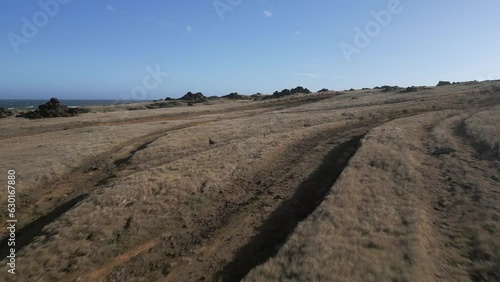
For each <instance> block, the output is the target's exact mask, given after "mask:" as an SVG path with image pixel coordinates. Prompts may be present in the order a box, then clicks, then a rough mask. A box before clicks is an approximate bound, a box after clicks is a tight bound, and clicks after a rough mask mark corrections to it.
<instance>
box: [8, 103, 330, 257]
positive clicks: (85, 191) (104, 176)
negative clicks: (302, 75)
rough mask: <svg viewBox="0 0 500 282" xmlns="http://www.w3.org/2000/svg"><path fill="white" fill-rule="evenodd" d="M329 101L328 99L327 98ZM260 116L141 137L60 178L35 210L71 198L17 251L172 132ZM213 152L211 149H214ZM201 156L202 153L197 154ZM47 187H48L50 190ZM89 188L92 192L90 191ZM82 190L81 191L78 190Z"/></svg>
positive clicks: (21, 232) (32, 226)
mask: <svg viewBox="0 0 500 282" xmlns="http://www.w3.org/2000/svg"><path fill="white" fill-rule="evenodd" d="M326 98H329V97H326ZM326 98H325V97H315V99H302V100H300V101H295V102H296V103H293V104H289V105H280V107H282V108H291V107H297V106H301V105H303V104H307V103H311V102H317V101H321V100H324V99H326ZM272 110H277V108H275V107H273V108H271V109H269V110H267V111H272ZM257 114H260V112H259V113H253V112H251V113H244V114H243V115H239V116H236V117H231V118H228V119H220V118H219V119H211V120H206V121H201V122H191V123H187V124H184V125H179V126H176V127H174V128H170V129H168V130H161V131H156V132H153V133H151V134H148V135H146V136H141V137H137V138H133V139H131V140H129V141H127V142H125V143H123V144H121V145H119V146H117V147H115V148H113V149H111V150H109V151H108V152H105V153H104V154H102V155H101V156H99V157H97V158H95V159H93V160H91V161H89V162H86V163H84V164H82V165H81V166H80V167H78V168H76V169H74V170H73V171H72V172H70V173H69V174H67V175H65V176H63V177H61V179H64V182H55V183H52V184H50V185H44V187H43V188H44V190H46V191H50V192H49V193H48V194H46V195H43V196H42V197H40V198H39V200H38V201H37V203H35V205H34V206H37V204H38V203H43V202H45V201H47V200H49V201H50V200H52V199H54V198H57V196H56V195H60V194H64V193H65V192H69V191H70V190H71V192H69V193H70V194H69V195H67V196H66V197H64V198H65V199H68V198H69V200H66V201H64V202H63V203H59V204H56V207H55V208H53V209H52V210H50V211H42V212H38V213H42V216H40V217H38V218H36V219H34V220H32V221H30V222H29V223H27V224H26V225H25V226H21V228H20V229H18V231H17V236H16V239H17V240H16V241H17V242H16V251H18V252H19V251H21V250H22V249H23V248H24V247H25V246H27V245H29V244H31V242H33V240H34V239H35V238H36V237H38V236H40V235H47V236H49V237H50V236H51V234H48V233H46V232H44V231H43V229H44V227H45V226H47V225H49V224H50V223H52V222H54V221H55V220H57V219H59V218H60V217H61V216H62V215H64V213H66V212H67V211H69V210H70V209H72V208H73V207H75V206H76V205H77V204H78V203H80V202H81V201H83V200H85V199H86V198H87V197H88V196H89V195H90V194H91V193H92V192H94V191H95V190H96V189H98V188H99V187H101V186H103V185H105V184H107V182H108V180H110V179H112V178H115V177H116V174H117V173H118V172H119V171H121V170H124V169H125V168H126V166H127V165H128V163H129V161H130V159H131V158H132V157H133V156H134V155H135V154H136V153H138V152H140V151H141V150H143V149H145V148H147V146H148V145H149V144H151V143H153V142H155V141H156V140H158V139H159V138H162V137H164V136H165V135H167V134H168V133H170V132H172V131H177V130H182V129H186V128H189V127H193V126H199V125H202V124H206V123H210V122H217V121H221V120H231V119H239V118H245V117H251V116H254V115H257ZM211 149H212V148H211ZM198 153H199V152H198ZM95 163H98V165H97V166H96V165H94V164H95ZM47 186H48V187H47ZM89 187H90V188H89ZM79 188H81V189H79ZM58 200H59V201H63V200H64V199H58ZM24 214H33V210H32V209H31V210H29V208H27V209H26V210H25V211H24ZM19 221H20V222H28V221H27V220H24V219H23V218H19ZM7 240H8V237H5V238H4V239H2V241H1V245H0V254H1V255H2V256H3V254H5V256H6V255H7V254H8V253H9V249H10V248H8V245H7Z"/></svg>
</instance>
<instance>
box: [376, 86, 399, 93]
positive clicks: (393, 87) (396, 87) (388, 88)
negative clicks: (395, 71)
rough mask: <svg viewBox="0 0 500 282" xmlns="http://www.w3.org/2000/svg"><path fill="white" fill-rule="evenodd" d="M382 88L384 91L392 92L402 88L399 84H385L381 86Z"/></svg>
mask: <svg viewBox="0 0 500 282" xmlns="http://www.w3.org/2000/svg"><path fill="white" fill-rule="evenodd" d="M380 89H382V91H383V92H390V91H396V90H399V89H401V87H399V86H397V85H396V86H389V85H384V86H382V87H380Z"/></svg>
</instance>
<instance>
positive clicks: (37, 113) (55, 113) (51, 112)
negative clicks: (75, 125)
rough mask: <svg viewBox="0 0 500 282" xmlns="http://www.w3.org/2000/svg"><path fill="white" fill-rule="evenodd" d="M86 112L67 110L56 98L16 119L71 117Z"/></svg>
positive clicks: (77, 109)
mask: <svg viewBox="0 0 500 282" xmlns="http://www.w3.org/2000/svg"><path fill="white" fill-rule="evenodd" d="M86 112H88V110H86V109H82V108H68V106H66V105H64V104H61V102H59V100H58V99H57V98H51V99H50V101H48V102H47V103H45V104H43V105H40V106H38V110H34V111H31V112H26V113H20V114H18V115H17V116H16V117H23V118H29V119H40V118H55V117H72V116H76V115H78V114H82V113H86Z"/></svg>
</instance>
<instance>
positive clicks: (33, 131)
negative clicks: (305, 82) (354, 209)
mask: <svg viewBox="0 0 500 282" xmlns="http://www.w3.org/2000/svg"><path fill="white" fill-rule="evenodd" d="M332 97H333V96H332V95H321V96H312V97H300V98H298V99H284V100H280V99H278V100H273V101H268V102H261V103H256V104H253V105H243V106H236V107H232V108H228V109H216V110H207V111H202V112H184V113H166V114H161V115H156V116H155V115H153V116H144V117H135V118H126V119H119V120H111V121H96V122H93V121H88V122H82V123H75V124H61V125H57V126H54V127H52V128H43V127H36V128H30V131H29V132H26V133H22V134H17V135H3V136H0V140H8V139H12V138H20V137H26V136H30V137H31V136H35V135H39V134H45V133H50V132H57V131H63V130H69V129H79V128H87V127H103V126H119V125H129V124H141V123H150V122H161V121H178V120H187V119H190V118H195V117H196V118H199V117H203V116H205V117H210V116H213V115H218V114H229V113H234V112H250V113H247V114H250V115H252V114H253V115H257V114H262V113H267V112H270V111H275V110H283V109H287V108H293V107H298V106H302V105H305V104H309V103H314V102H319V101H322V100H325V99H329V98H332ZM124 111H125V112H126V110H124Z"/></svg>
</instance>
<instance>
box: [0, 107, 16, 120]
mask: <svg viewBox="0 0 500 282" xmlns="http://www.w3.org/2000/svg"><path fill="white" fill-rule="evenodd" d="M13 114H14V113H12V112H11V111H9V110H6V109H5V108H2V107H0V118H6V117H9V116H11V115H13Z"/></svg>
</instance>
